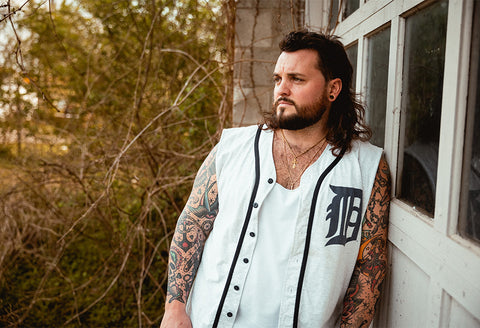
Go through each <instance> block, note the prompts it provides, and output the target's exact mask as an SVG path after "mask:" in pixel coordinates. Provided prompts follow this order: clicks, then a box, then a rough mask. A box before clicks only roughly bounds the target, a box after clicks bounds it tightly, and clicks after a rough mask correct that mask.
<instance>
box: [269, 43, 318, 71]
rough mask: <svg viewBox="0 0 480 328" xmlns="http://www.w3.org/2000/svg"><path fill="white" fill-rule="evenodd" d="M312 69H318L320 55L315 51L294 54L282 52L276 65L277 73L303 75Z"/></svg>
mask: <svg viewBox="0 0 480 328" xmlns="http://www.w3.org/2000/svg"><path fill="white" fill-rule="evenodd" d="M311 69H318V55H317V52H316V51H315V50H312V49H302V50H298V51H293V52H285V51H284V52H282V53H281V54H280V56H278V59H277V63H276V65H275V71H274V72H275V73H276V74H278V73H280V72H287V73H295V72H297V73H299V74H300V73H302V72H305V71H308V70H311Z"/></svg>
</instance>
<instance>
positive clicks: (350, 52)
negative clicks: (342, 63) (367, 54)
mask: <svg viewBox="0 0 480 328" xmlns="http://www.w3.org/2000/svg"><path fill="white" fill-rule="evenodd" d="M345 51H346V53H347V56H348V59H349V60H350V63H351V64H352V67H353V75H352V88H353V90H355V87H356V85H357V83H356V81H357V53H358V44H357V43H355V44H353V45H351V46H348V48H346V49H345Z"/></svg>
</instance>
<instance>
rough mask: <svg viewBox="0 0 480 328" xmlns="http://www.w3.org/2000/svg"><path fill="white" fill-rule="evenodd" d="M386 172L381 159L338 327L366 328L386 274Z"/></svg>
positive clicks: (387, 194) (388, 182)
mask: <svg viewBox="0 0 480 328" xmlns="http://www.w3.org/2000/svg"><path fill="white" fill-rule="evenodd" d="M389 207H390V172H389V169H388V164H387V162H386V160H385V158H384V157H383V156H382V158H381V160H380V164H379V165H378V170H377V174H376V177H375V182H374V185H373V189H372V193H371V195H370V200H369V202H368V207H367V211H366V213H365V219H364V223H363V228H362V239H361V244H360V251H359V253H358V258H357V263H356V265H355V269H354V270H353V274H352V278H351V281H350V285H349V287H348V289H347V292H346V295H345V298H344V304H343V313H342V318H341V319H342V321H341V327H368V326H369V325H370V322H371V321H372V319H373V315H374V312H375V306H376V303H377V300H378V297H379V296H380V291H381V284H382V282H383V279H384V278H385V274H386V270H387V226H388V214H389Z"/></svg>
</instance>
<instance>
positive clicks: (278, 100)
mask: <svg viewBox="0 0 480 328" xmlns="http://www.w3.org/2000/svg"><path fill="white" fill-rule="evenodd" d="M280 101H285V102H287V103H289V104H290V105H293V106H296V104H295V102H294V101H293V100H291V99H290V98H287V97H279V98H277V100H275V103H274V105H275V108H277V107H278V103H279V102H280Z"/></svg>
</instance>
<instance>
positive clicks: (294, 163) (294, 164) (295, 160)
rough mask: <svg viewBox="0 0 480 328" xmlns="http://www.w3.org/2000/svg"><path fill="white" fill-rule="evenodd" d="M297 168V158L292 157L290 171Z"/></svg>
mask: <svg viewBox="0 0 480 328" xmlns="http://www.w3.org/2000/svg"><path fill="white" fill-rule="evenodd" d="M296 166H297V158H296V157H294V158H293V161H292V169H294V168H295V167H296Z"/></svg>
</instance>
